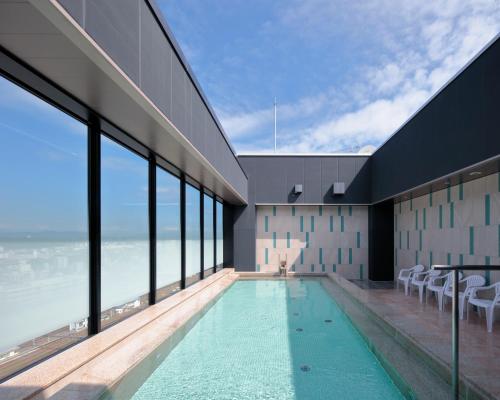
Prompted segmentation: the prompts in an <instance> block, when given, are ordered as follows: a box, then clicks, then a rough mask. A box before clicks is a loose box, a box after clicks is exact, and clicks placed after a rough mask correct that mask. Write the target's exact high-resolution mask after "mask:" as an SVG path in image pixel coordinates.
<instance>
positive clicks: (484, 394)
mask: <svg viewBox="0 0 500 400" xmlns="http://www.w3.org/2000/svg"><path fill="white" fill-rule="evenodd" d="M329 278H330V279H331V280H332V281H333V282H335V283H337V284H338V285H339V286H340V287H341V288H342V289H343V290H344V291H345V292H347V293H348V294H350V295H351V296H352V297H353V298H355V299H356V300H357V301H358V302H359V303H360V304H361V305H362V306H363V307H365V308H366V310H367V311H368V312H370V313H373V314H374V315H376V316H377V317H379V318H380V319H381V320H382V321H384V322H385V323H386V324H387V326H386V327H385V328H384V329H386V330H389V331H391V330H392V329H391V328H394V331H393V335H394V336H395V338H396V340H397V341H398V342H406V343H407V344H408V343H411V344H414V345H415V346H412V347H413V349H415V348H416V349H418V350H420V351H418V353H419V355H418V357H419V358H421V359H422V360H423V361H424V362H426V363H428V365H429V367H430V369H431V370H433V371H434V372H435V373H436V374H437V375H439V376H441V377H442V378H443V380H444V381H446V382H447V383H448V382H449V379H450V368H451V301H449V302H448V304H447V306H446V307H445V310H444V311H443V312H439V310H438V308H437V304H436V301H435V300H434V298H432V299H431V297H430V296H429V303H428V304H425V302H424V304H420V302H419V300H418V293H417V292H414V294H413V295H412V296H405V295H404V290H402V289H400V290H399V291H398V290H396V289H390V288H389V289H387V288H384V286H383V285H381V286H377V285H373V286H372V287H369V286H368V285H364V288H361V287H359V286H357V285H355V284H354V283H352V282H350V281H347V280H346V279H343V278H341V277H340V276H338V275H337V274H329ZM386 287H387V285H386ZM347 311H349V310H347ZM351 312H352V310H351ZM355 322H356V321H355ZM361 328H362V327H361ZM399 357H400V358H401V357H403V358H404V357H405V355H404V354H402V355H400V356H399ZM400 361H401V364H405V360H404V359H403V360H400ZM403 369H404V366H403ZM409 374H411V371H409ZM460 374H461V395H462V396H463V398H465V399H476V398H486V399H500V321H498V322H496V323H495V324H494V326H493V333H488V332H487V331H486V322H485V319H484V316H483V317H482V318H480V317H478V315H477V314H476V313H475V312H474V313H473V312H471V313H470V315H469V320H468V321H467V320H465V319H464V320H463V321H460ZM421 384H423V385H425V384H426V382H425V381H424V382H421ZM438 386H440V385H438ZM429 387H430V388H432V384H431V385H429ZM433 390H434V389H431V390H430V391H429V393H428V395H429V396H432V397H434V395H436V396H435V398H440V395H439V394H437V393H439V391H440V390H443V391H444V390H445V388H443V387H441V388H436V391H434V393H432V391H433ZM425 396H427V395H425ZM419 397H421V396H419Z"/></svg>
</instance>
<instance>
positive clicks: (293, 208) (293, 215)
mask: <svg viewBox="0 0 500 400" xmlns="http://www.w3.org/2000/svg"><path fill="white" fill-rule="evenodd" d="M292 217H295V206H292Z"/></svg>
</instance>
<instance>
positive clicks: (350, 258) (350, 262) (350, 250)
mask: <svg viewBox="0 0 500 400" xmlns="http://www.w3.org/2000/svg"><path fill="white" fill-rule="evenodd" d="M351 264H352V248H351V247H349V265H351Z"/></svg>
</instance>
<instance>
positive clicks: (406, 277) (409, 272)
mask: <svg viewBox="0 0 500 400" xmlns="http://www.w3.org/2000/svg"><path fill="white" fill-rule="evenodd" d="M424 269H425V267H424V266H423V265H421V264H418V265H415V266H414V267H412V268H404V269H401V270H400V271H399V275H398V279H397V281H396V285H397V288H398V290H399V282H403V283H404V285H405V295H406V296H408V289H409V287H410V282H411V280H412V278H413V274H415V273H419V272H422V271H423V270H424Z"/></svg>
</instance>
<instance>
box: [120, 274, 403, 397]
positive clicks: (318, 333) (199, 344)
mask: <svg viewBox="0 0 500 400" xmlns="http://www.w3.org/2000/svg"><path fill="white" fill-rule="evenodd" d="M140 368H141V367H140ZM143 372H144V371H143ZM126 379H127V378H125V381H124V384H126V383H127V382H126ZM122 385H123V383H122ZM112 397H115V398H116V396H112ZM120 398H121V396H120ZM132 398H133V399H135V400H144V399H148V400H150V399H160V398H162V399H402V398H404V397H403V395H402V394H401V392H400V391H399V390H398V388H397V387H396V385H395V384H394V383H393V381H391V379H390V377H389V375H388V374H387V373H386V371H385V370H384V368H383V367H382V366H381V364H380V363H379V361H378V359H377V358H376V357H375V355H374V354H373V353H372V352H371V351H370V350H369V348H368V347H367V345H366V343H365V341H364V340H363V338H362V337H361V336H360V334H359V333H358V331H357V330H356V329H355V328H354V326H353V325H352V324H351V322H350V321H349V319H348V317H347V316H346V315H345V314H344V313H343V312H342V311H341V310H340V308H339V307H338V306H337V304H336V303H335V302H334V300H333V299H332V297H331V296H330V295H329V294H328V293H327V292H326V291H325V290H324V289H323V287H322V285H321V282H320V281H319V280H314V279H311V280H306V279H304V280H299V279H292V280H280V281H276V280H248V281H237V282H236V283H235V284H234V285H233V286H231V287H230V288H229V289H228V290H227V292H226V293H225V294H224V295H223V296H222V297H221V298H220V299H219V300H218V301H217V303H216V304H215V305H214V306H212V307H211V308H210V309H209V310H208V311H207V312H206V314H205V315H204V316H203V317H202V318H201V319H200V320H199V321H198V322H197V323H196V325H195V326H193V328H192V329H191V330H190V331H189V332H188V333H187V334H186V336H185V337H184V338H183V339H182V340H181V341H180V343H179V344H178V345H177V346H176V347H175V348H174V349H173V350H172V351H171V352H170V354H169V355H168V356H167V357H166V358H165V359H164V360H163V361H162V362H161V363H160V365H159V366H158V367H157V368H156V369H155V370H154V371H153V372H152V373H151V375H149V377H148V378H147V379H146V380H145V381H144V382H143V383H142V385H141V386H140V387H139V388H138V390H137V391H136V392H135V393H134V394H133V395H132Z"/></svg>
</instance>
